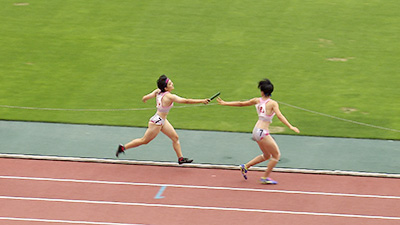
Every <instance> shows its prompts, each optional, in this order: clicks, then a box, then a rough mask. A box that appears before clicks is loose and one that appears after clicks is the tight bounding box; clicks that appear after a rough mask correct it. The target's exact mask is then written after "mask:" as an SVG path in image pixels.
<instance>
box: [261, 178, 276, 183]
mask: <svg viewBox="0 0 400 225" xmlns="http://www.w3.org/2000/svg"><path fill="white" fill-rule="evenodd" d="M260 182H261V184H278V182H276V181H274V180H272V179H271V178H269V177H261V179H260Z"/></svg>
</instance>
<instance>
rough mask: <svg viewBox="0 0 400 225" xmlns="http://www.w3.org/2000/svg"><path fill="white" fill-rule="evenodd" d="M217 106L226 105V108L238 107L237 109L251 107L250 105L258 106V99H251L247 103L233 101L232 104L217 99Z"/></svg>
mask: <svg viewBox="0 0 400 225" xmlns="http://www.w3.org/2000/svg"><path fill="white" fill-rule="evenodd" d="M217 101H218V104H220V105H226V106H238V107H243V106H251V105H256V104H258V99H257V98H253V99H250V100H247V101H233V102H225V101H224V100H222V99H221V98H217Z"/></svg>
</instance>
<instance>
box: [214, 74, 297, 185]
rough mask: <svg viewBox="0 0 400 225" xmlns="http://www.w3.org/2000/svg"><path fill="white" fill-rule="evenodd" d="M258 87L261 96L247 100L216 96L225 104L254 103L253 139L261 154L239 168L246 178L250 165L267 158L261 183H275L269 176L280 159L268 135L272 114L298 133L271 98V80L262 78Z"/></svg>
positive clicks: (246, 104)
mask: <svg viewBox="0 0 400 225" xmlns="http://www.w3.org/2000/svg"><path fill="white" fill-rule="evenodd" d="M258 88H259V89H260V90H261V98H253V99H250V100H248V101H233V102H225V101H224V100H222V99H221V98H218V99H217V100H218V103H219V104H220V105H227V106H251V105H255V106H256V109H257V113H258V121H257V123H256V125H255V126H254V129H253V140H255V141H256V142H257V144H258V146H259V147H260V149H261V151H262V152H263V154H261V155H259V156H257V157H255V158H254V159H252V160H250V161H249V162H248V163H246V164H242V165H240V170H241V171H242V175H243V177H244V178H245V179H247V171H248V169H249V168H250V167H251V166H254V165H256V164H258V163H261V162H264V161H266V160H268V159H269V162H268V166H267V169H266V170H265V173H264V176H263V177H261V183H262V184H277V183H278V182H276V181H274V180H272V179H271V178H269V175H270V174H271V172H272V169H273V168H274V167H275V166H276V164H277V163H278V161H279V159H280V156H281V154H280V151H279V147H278V145H277V144H276V142H275V140H274V139H273V138H272V137H271V135H269V131H268V129H269V125H270V124H271V123H272V118H273V117H274V115H276V116H277V117H278V119H279V120H280V121H281V122H282V123H284V124H285V125H286V126H288V127H289V128H290V129H291V130H293V131H294V132H296V133H299V132H300V131H299V129H298V128H297V127H294V126H292V125H291V124H290V123H289V121H288V120H287V119H286V118H285V116H284V115H283V114H282V113H281V111H280V110H279V105H278V103H277V102H276V101H274V100H272V99H271V93H272V92H273V91H274V86H273V85H272V83H271V81H269V80H268V79H264V80H262V81H260V82H259V83H258Z"/></svg>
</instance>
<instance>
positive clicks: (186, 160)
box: [178, 157, 193, 164]
mask: <svg viewBox="0 0 400 225" xmlns="http://www.w3.org/2000/svg"><path fill="white" fill-rule="evenodd" d="M191 162H193V159H188V158H183V157H180V158H179V159H178V163H179V164H183V163H191Z"/></svg>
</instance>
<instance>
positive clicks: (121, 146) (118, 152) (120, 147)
mask: <svg viewBox="0 0 400 225" xmlns="http://www.w3.org/2000/svg"><path fill="white" fill-rule="evenodd" d="M121 153H124V154H125V146H124V145H122V144H119V146H118V150H117V153H115V155H116V156H117V157H118V156H119V154H121Z"/></svg>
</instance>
